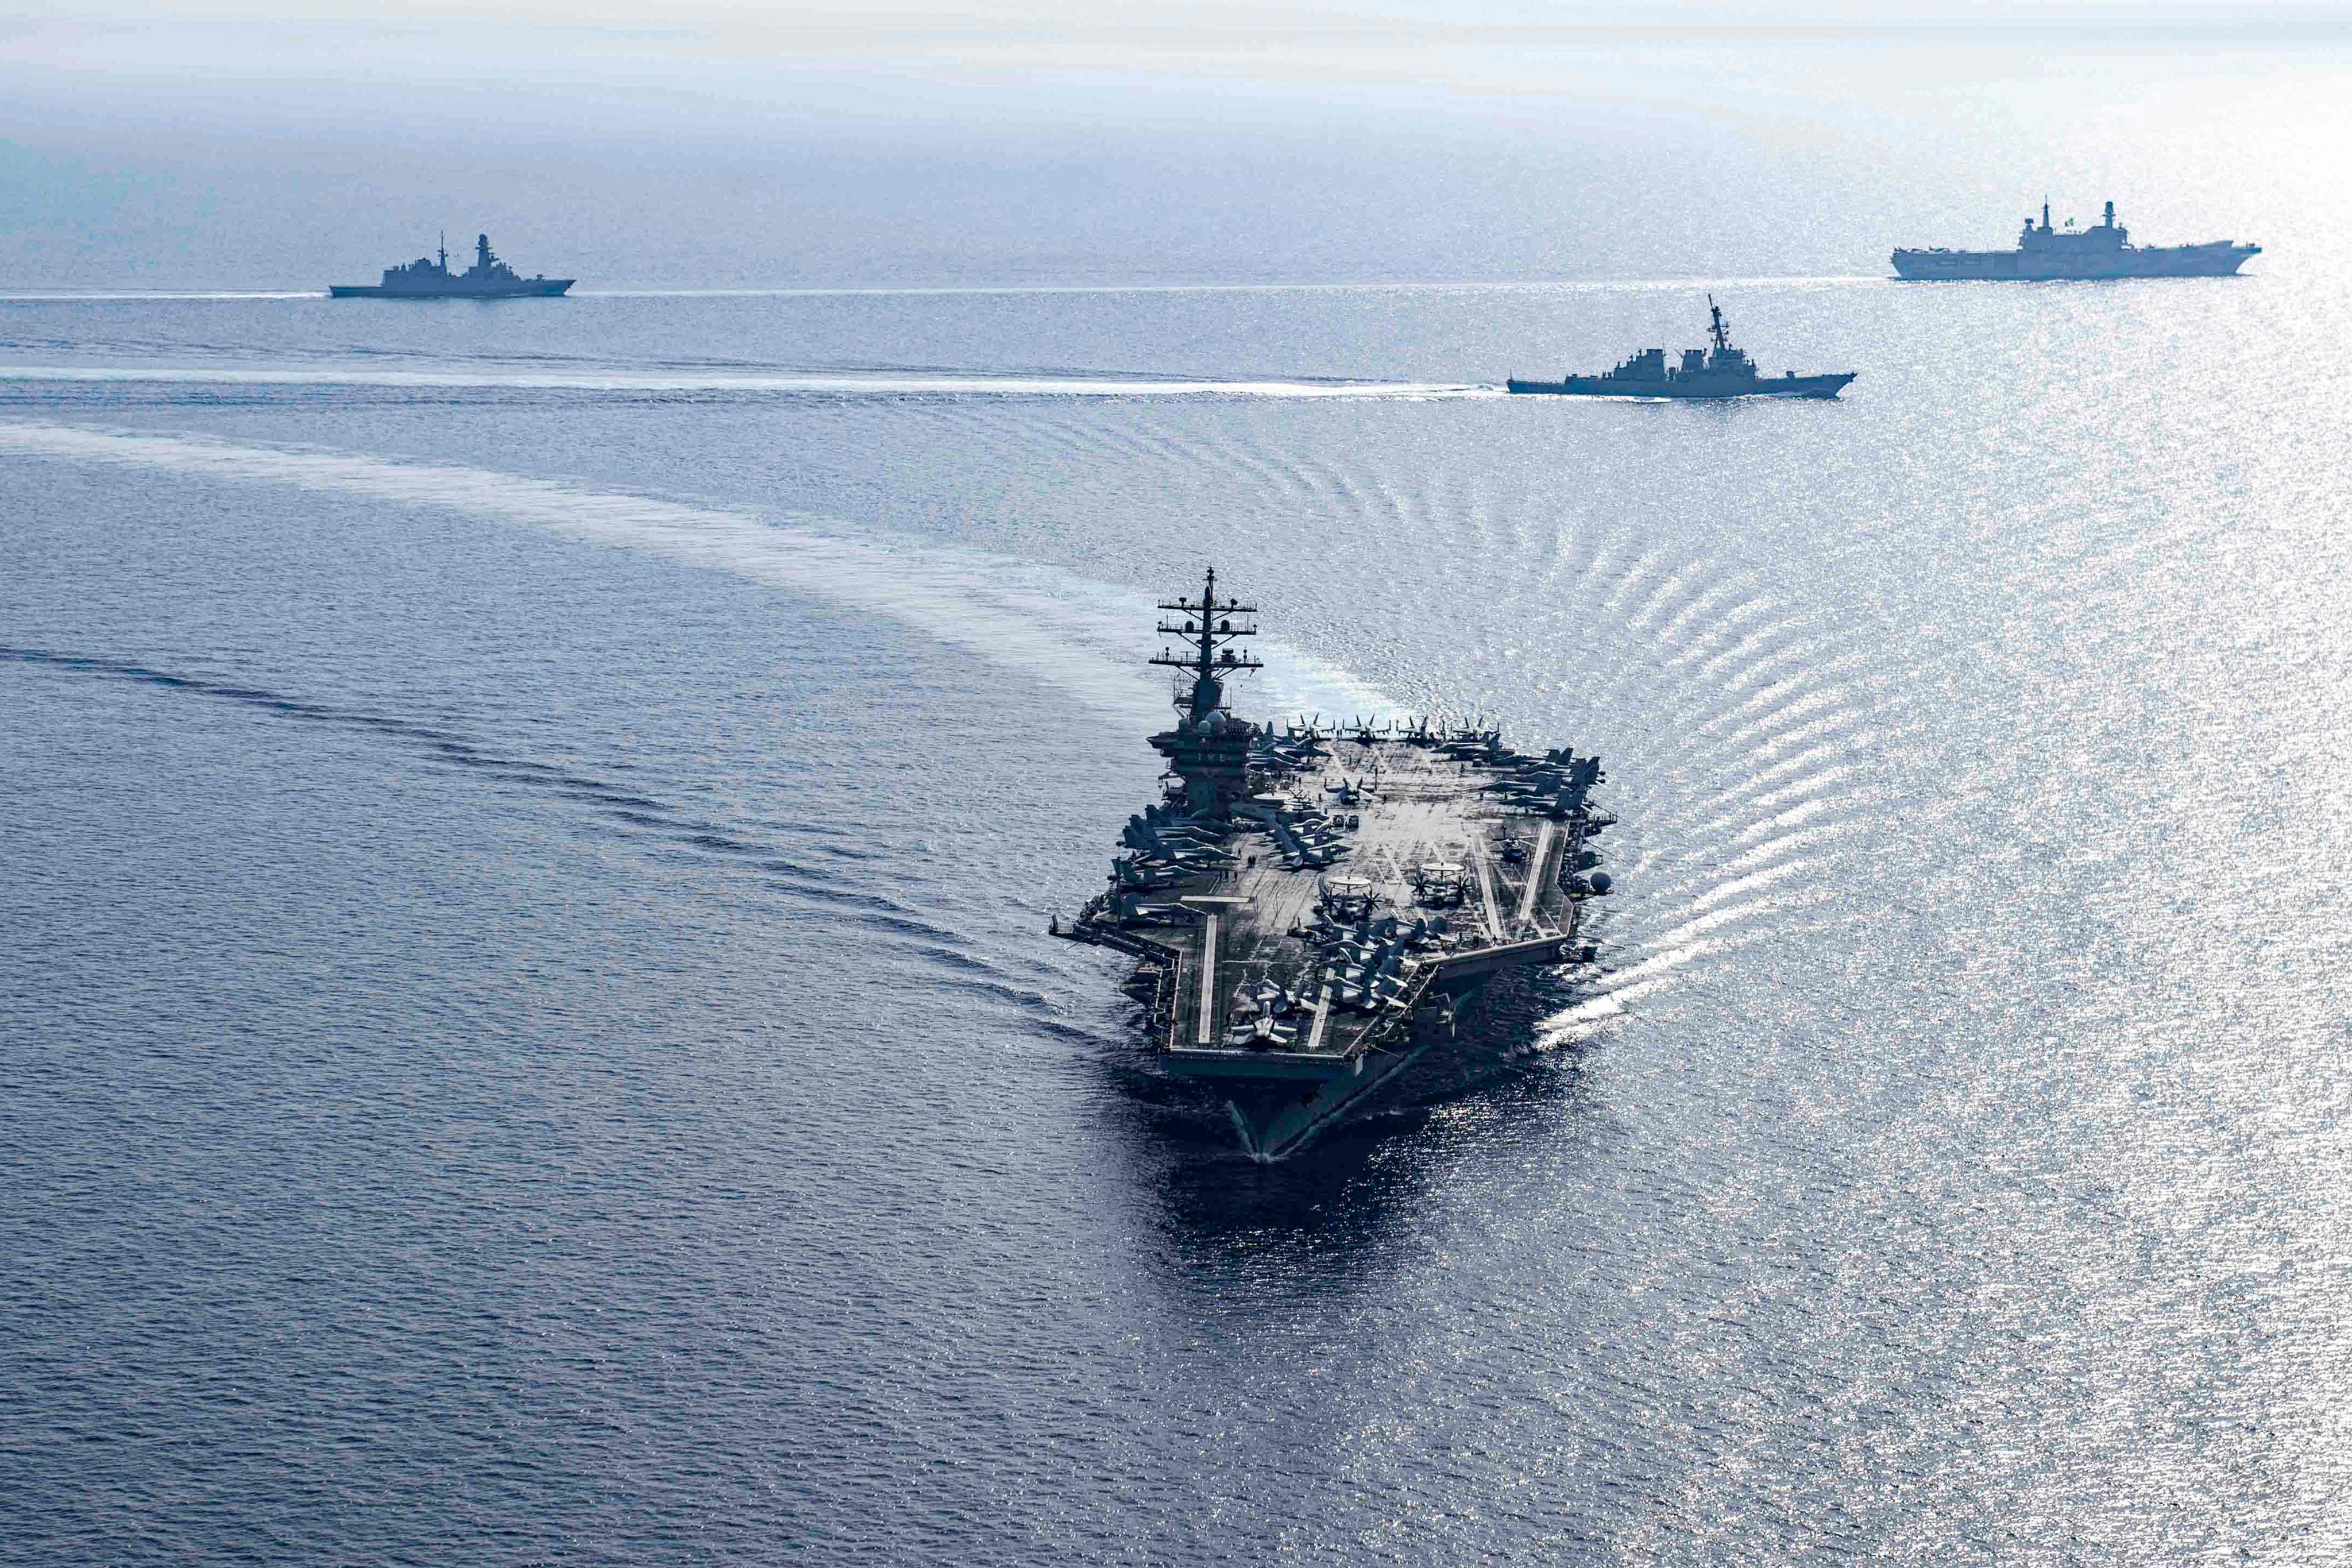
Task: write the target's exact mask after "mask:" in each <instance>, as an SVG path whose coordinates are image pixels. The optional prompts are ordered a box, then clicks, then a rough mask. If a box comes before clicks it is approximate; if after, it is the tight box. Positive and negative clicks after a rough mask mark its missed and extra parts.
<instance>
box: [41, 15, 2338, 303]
mask: <svg viewBox="0 0 2352 1568" xmlns="http://www.w3.org/2000/svg"><path fill="white" fill-rule="evenodd" d="M2347 44H2352V6H2336V5H2330V6H2292V5H2288V6H2281V5H2252V4H2248V5H2212V4H2166V3H2162V0H2158V3H2154V4H2150V3H2147V0H2137V3H2134V4H2106V3H2101V0H2076V3H2074V4H2059V5H2027V4H1959V3H1952V0H1943V3H1940V4H1936V5H1927V6H1924V7H1922V6H1906V7H1902V8H1900V9H1892V8H1888V7H1883V6H1877V5H1812V6H1806V7H1801V8H1791V7H1787V6H1772V5H1756V4H1739V3H1736V0H1735V3H1729V4H1725V3H1716V4H1706V5H1697V4H1685V5H1524V4H1519V5H1514V4H1498V3H1496V0H1485V3H1474V4H1468V5H1435V4H1421V3H1406V0H1378V3H1359V4H1351V5H1298V4H1281V3H1273V4H1208V5H1147V4H1133V3H1120V0H1108V3H1099V4H1093V3H1087V4H1082V3H1076V0H1033V3H1030V4H1013V3H1007V0H978V3H977V4H973V5H958V6H954V7H946V6H938V5H932V6H923V5H907V4H903V3H901V4H898V5H888V4H885V5H880V6H877V5H857V4H850V3H847V0H821V3H817V4H802V5H736V4H724V3H721V4H700V5H665V6H662V7H660V8H658V9H657V10H655V9H648V8H646V7H644V6H641V5H622V4H618V3H616V0H562V3H560V4H559V3H557V0H545V3H539V0H496V3H494V4H490V5H472V4H467V5H457V4H434V5H378V6H373V7H370V8H367V9H364V10H359V9H351V10H312V11H301V10H288V9H286V8H284V7H283V6H281V5H272V4H268V3H267V0H253V3H250V4H217V3H215V4H203V5H199V4H175V3H170V0H159V3H149V4H135V3H131V0H77V3H76V4H75V5H71V6H70V7H68V6H65V5H55V4H52V5H48V6H47V7H46V8H44V7H42V6H39V5H35V6H29V7H20V8H18V9H16V10H14V11H12V12H10V13H8V14H7V16H5V18H0V89H5V90H0V241H4V242H5V244H0V287H5V286H17V285H24V284H41V285H47V284H62V283H65V282H68V281H75V280H79V281H93V282H95V281H127V280H142V281H149V282H155V283H159V284H160V283H164V282H179V281H185V282H188V283H190V284H205V285H208V284H213V283H223V284H226V283H228V282H231V281H243V280H250V281H254V282H271V283H277V282H289V283H290V282H293V281H295V280H297V279H312V278H315V277H317V276H318V275H320V273H321V272H323V271H325V270H328V269H332V270H334V271H336V272H337V273H338V275H340V274H341V273H344V272H350V273H352V274H353V275H354V276H363V275H365V273H366V272H367V270H368V269H369V268H370V267H371V266H380V265H382V263H383V261H386V260H390V259H393V258H395V257H396V256H398V255H401V254H414V251H415V244H416V237H418V236H425V237H429V236H430V235H431V234H433V233H434V232H436V228H437V227H438V226H440V225H441V224H444V223H446V224H448V225H450V226H452V228H453V230H463V229H466V228H467V227H469V226H472V225H474V224H477V223H479V224H483V225H492V226H498V227H499V229H500V232H501V233H507V234H512V235H514V236H516V243H518V244H520V243H522V242H524V241H528V242H529V243H530V245H532V246H535V247H545V248H548V249H559V250H561V251H562V252H563V253H564V254H566V255H567V256H569V257H572V258H576V259H574V260H567V261H565V262H564V263H563V264H564V265H565V266H567V267H577V268H579V269H580V270H581V271H582V272H583V275H586V276H594V277H600V278H602V279H606V280H608V281H614V282H621V281H625V282H632V283H642V282H655V281H662V282H681V283H684V282H698V283H709V284H713V285H716V284H720V283H730V284H731V283H744V282H754V281H757V282H772V283H797V282H865V281H872V282H888V281H908V280H943V279H958V280H969V279H975V278H979V279H1003V280H1008V281H1035V280H1045V281H1057V280H1077V279H1112V280H1130V279H1144V280H1162V279H1165V280H1181V279H1242V280H1255V279H1277V278H1280V279H1287V278H1294V277H1307V278H1326V277H1346V278H1358V277H1374V278H1378V277H1456V276H1461V277H1513V278H1517V277H1529V276H1531V277H1581V276H1597V275H1612V274H1616V273H1620V272H1622V271H1624V270H1626V269H1633V270H1634V271H1637V272H1640V273H1643V274H1644V275H1646V274H1647V273H1648V272H1650V271H1653V270H1655V269H1658V268H1667V269H1670V270H1674V271H1675V272H1677V273H1678V274H1686V273H1688V272H1690V271H1692V270H1694V269H1696V270H1700V271H1706V270H1709V269H1715V268H1731V269H1735V270H1738V271H1745V272H1748V273H1759V272H1770V273H1774V274H1779V275H1786V274H1788V273H1790V272H1811V271H1815V270H1826V271H1837V272H1848V271H1853V270H1856V269H1862V268H1874V267H1877V266H1878V265H1879V264H1880V263H1881V262H1882V261H1883V258H1884V253H1885V244H1886V237H1887V236H1888V235H1891V234H1914V235H1918V236H1921V237H1927V236H1935V237H1945V236H1949V237H1952V238H1954V239H1956V240H1959V239H1965V240H1983V241H1990V240H1995V239H1998V238H2000V237H2001V235H2002V233H2003V231H2004V230H2006V229H2007V228H2009V227H2010V226H2011V225H2012V224H2013V221H2014V218H2015V215H2016V213H2017V212H2018V211H2021V210H2022V208H2023V206H2024V205H2027V203H2028V202H2029V201H2030V200H2031V199H2032V198H2034V197H2036V196H2038V195H2039V194H2040V193H2041V192H2042V191H2043V190H2044V189H2054V191H2055V193H2056V194H2057V195H2058V197H2059V199H2060V200H2061V201H2062V203H2064V202H2070V201H2071V202H2073V203H2074V205H2076V206H2079V207H2081V208H2082V210H2084V211H2090V210H2094V204H2095V201H2096V200H2098V199H2100V198H2101V197H2102V196H2103V195H2107V194H2113V195H2117V196H2118V197H2120V198H2121V199H2122V200H2123V201H2124V202H2125V203H2126V210H2127V211H2128V212H2132V213H2137V214H2138V215H2140V216H2142V217H2143V218H2144V219H2145V220H2146V221H2147V222H2149V223H2153V224H2156V225H2158V226H2159V230H2161V229H2163V228H2168V227H2169V226H2172V225H2175V224H2179V225H2190V224H2194V225H2197V226H2200V227H2201V226H2208V225H2219V226H2221V230H2222V231H2228V230H2230V229H2231V228H2235V229H2239V230H2245V229H2248V228H2250V227H2251V226H2253V225H2255V224H2256V223H2258V222H2260V223H2265V224H2268V225H2270V226H2273V228H2275V227H2276V226H2277V225H2278V224H2279V223H2281V222H2282V221H2284V220H2285V218H2286V217H2288V216H2291V215H2293V214H2294V213H2295V212H2297V211H2299V210H2304V209H2306V208H2309V207H2310V206H2311V205H2312V204H2314V203H2315V202H2317V203H2324V202H2326V201H2327V200H2329V199H2331V198H2330V196H2329V195H2328V192H2329V190H2330V189H2331V188H2332V187H2329V186H2327V185H2326V181H2325V180H2324V179H2322V178H2321V174H2322V173H2323V172H2324V171H2325V170H2326V169H2327V168H2329V167H2340V166H2341V164H2342V162H2343V157H2344V154H2345V152H2346V141H2347V135H2352V130H2347V125H2346V124H2345V122H2344V117H2343V113H2342V111H2340V110H2336V109H2335V108H2333V107H2331V106H2332V105H2334V104H2336V103H2340V102H2347V101H2352V77H2347V75H2346V74H2345V61H2346V59H2347ZM2070 210H2071V209H2070ZM488 213H495V214H497V215H499V216H497V218H496V220H495V224H493V219H492V218H491V217H490V216H482V215H486V214H488ZM2176 237H2189V236H2176ZM2193 237H2210V236H2204V235H2201V234H2200V235H2198V236H2193ZM388 247H389V248H388Z"/></svg>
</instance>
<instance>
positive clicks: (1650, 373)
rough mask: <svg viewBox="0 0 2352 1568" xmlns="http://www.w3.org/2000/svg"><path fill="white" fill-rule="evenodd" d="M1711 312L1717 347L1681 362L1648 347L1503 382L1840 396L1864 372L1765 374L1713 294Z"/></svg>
mask: <svg viewBox="0 0 2352 1568" xmlns="http://www.w3.org/2000/svg"><path fill="white" fill-rule="evenodd" d="M1706 313H1707V317H1708V321H1709V324H1708V327H1707V337H1708V339H1709V341H1711V342H1713V343H1714V344H1715V348H1714V351H1713V352H1712V353H1710V352H1708V351H1707V350H1706V349H1685V350H1684V351H1683V361H1682V363H1681V364H1679V365H1676V366H1672V367H1669V366H1668V365H1667V363H1666V351H1665V350H1664V349H1643V351H1642V352H1641V353H1637V354H1635V355H1634V356H1633V358H1632V359H1629V360H1627V361H1626V362H1625V363H1622V364H1621V365H1619V366H1618V367H1617V368H1616V369H1614V370H1612V371H1610V372H1609V373H1608V374H1605V375H1570V376H1563V377H1562V378H1561V379H1559V380H1558V381H1520V380H1518V379H1517V378H1516V377H1513V378H1511V379H1509V380H1507V381H1505V382H1504V386H1505V387H1506V388H1507V389H1508V390H1509V391H1512V392H1520V393H1546V394H1549V395H1552V396H1555V397H1680V398H1697V399H1704V398H1718V397H1835V396H1836V395H1838V394H1839V393H1841V392H1843V391H1844V390H1845V388H1846V384H1847V383H1848V382H1850V381H1852V380H1853V378H1854V376H1855V375H1856V374H1859V373H1857V372H1854V371H1839V372H1835V373H1833V374H1829V375H1799V374H1797V373H1796V372H1795V371H1793V370H1792V371H1787V372H1784V373H1783V374H1781V375H1780V377H1779V378H1777V379H1775V378H1773V377H1771V376H1767V375H1760V374H1758V373H1757V370H1756V362H1755V361H1753V360H1751V359H1749V358H1748V355H1747V354H1746V353H1743V352H1742V351H1740V350H1738V349H1736V348H1733V347H1732V346H1731V330H1730V328H1729V327H1728V326H1727V324H1726V323H1725V321H1724V320H1723V310H1722V307H1720V306H1718V305H1717V303H1716V302H1715V296H1714V295H1712V294H1709V295H1708V296H1707V297H1706Z"/></svg>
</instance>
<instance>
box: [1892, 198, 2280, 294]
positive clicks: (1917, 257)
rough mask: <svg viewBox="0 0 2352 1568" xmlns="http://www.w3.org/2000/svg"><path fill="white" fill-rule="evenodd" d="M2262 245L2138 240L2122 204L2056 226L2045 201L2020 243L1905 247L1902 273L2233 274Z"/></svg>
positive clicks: (1898, 262) (1924, 277)
mask: <svg viewBox="0 0 2352 1568" xmlns="http://www.w3.org/2000/svg"><path fill="white" fill-rule="evenodd" d="M2262 253H2263V247H2261V246H2259V245H2240V244H2238V243H2237V242H2236V241H2234V240H2228V239H2217V240H2214V241H2213V242H2211V243H2210V244H2208V245H2174V246H2138V245H2134V244H2132V243H2131V230H2129V229H2127V228H2125V227H2124V226H2122V225H2120V224H2118V223H2116V204H2115V203H2113V202H2109V203H2108V204H2107V210H2106V214H2105V216H2103V217H2102V218H2101V219H2100V220H2099V222H2098V223H2097V224H2096V225H2095V226H2093V227H2090V228H2084V229H2077V228H2076V227H2075V226H2074V219H2072V218H2069V219H2067V220H2066V226H2065V227H2064V228H2052V227H2051V226H2050V204H2049V203H2048V202H2043V203H2042V226H2041V227H2040V228H2036V227H2034V226H2033V220H2032V218H2031V217H2029V218H2027V219H2026V220H2025V232H2024V233H2022V234H2021V235H2019V236H2018V237H2017V248H2016V249H2015V250H1942V249H1937V250H1898V251H1896V252H1895V255H1894V258H1893V260H1894V262H1895V276H1897V277H1899V278H1908V279H1912V280H1913V281H1915V282H1920V281H1927V282H1936V281H1944V280H1950V279H2061V278H2226V277H2229V276H2231V274H2233V273H2235V272H2236V271H2237V270H2238V268H2241V267H2242V266H2244V265H2245V264H2246V258H2248V257H2250V256H2260V255H2261V254H2262Z"/></svg>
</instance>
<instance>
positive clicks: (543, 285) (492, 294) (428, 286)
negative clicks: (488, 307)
mask: <svg viewBox="0 0 2352 1568" xmlns="http://www.w3.org/2000/svg"><path fill="white" fill-rule="evenodd" d="M572 282H573V279H569V278H547V277H531V278H524V277H521V276H520V275H519V274H517V273H516V271H515V269H514V268H511V267H509V266H508V265H507V264H506V263H505V262H503V261H500V260H499V258H497V257H496V256H495V255H493V254H492V253H491V251H490V237H489V236H488V235H487V234H483V235H477V236H475V237H474V265H472V266H471V267H468V268H466V270H465V271H463V272H452V271H450V270H449V247H448V246H447V245H446V243H445V244H444V245H443V246H442V247H441V258H440V259H439V260H438V261H436V260H435V259H434V258H431V257H429V256H420V257H418V258H416V259H415V260H414V261H410V262H406V263H404V264H403V265H401V266H398V267H387V268H384V269H383V283H382V284H369V283H334V284H330V285H329V286H328V288H327V292H328V293H329V294H331V295H332V296H333V297H334V298H336V299H338V300H526V299H546V298H549V297H551V296H553V295H557V294H561V293H562V292H563V291H564V290H565V289H569V288H571V287H572Z"/></svg>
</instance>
